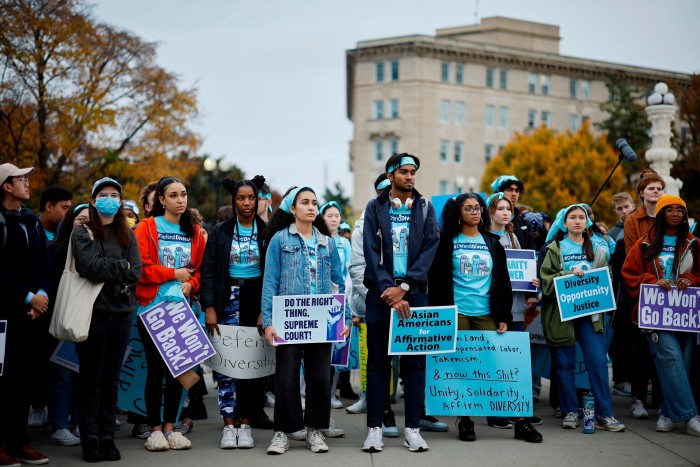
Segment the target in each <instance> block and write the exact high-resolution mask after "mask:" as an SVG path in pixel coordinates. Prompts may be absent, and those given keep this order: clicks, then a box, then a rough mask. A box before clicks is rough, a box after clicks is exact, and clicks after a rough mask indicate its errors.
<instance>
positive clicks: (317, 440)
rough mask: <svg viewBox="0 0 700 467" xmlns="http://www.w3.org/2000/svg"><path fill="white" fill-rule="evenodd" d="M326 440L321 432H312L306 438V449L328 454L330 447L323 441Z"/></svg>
mask: <svg viewBox="0 0 700 467" xmlns="http://www.w3.org/2000/svg"><path fill="white" fill-rule="evenodd" d="M307 432H308V428H307ZM324 439H326V438H325V437H324V436H323V433H321V431H319V430H311V431H310V432H309V434H308V435H307V436H306V447H307V448H309V449H311V452H328V445H327V444H326V443H325V441H323V440H324Z"/></svg>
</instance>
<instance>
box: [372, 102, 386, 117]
mask: <svg viewBox="0 0 700 467" xmlns="http://www.w3.org/2000/svg"><path fill="white" fill-rule="evenodd" d="M383 118H384V101H374V119H375V120H381V119H383Z"/></svg>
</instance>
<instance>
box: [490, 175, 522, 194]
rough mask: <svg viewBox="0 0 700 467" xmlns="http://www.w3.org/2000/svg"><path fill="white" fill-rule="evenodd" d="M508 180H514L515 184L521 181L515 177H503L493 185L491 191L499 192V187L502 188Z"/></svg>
mask: <svg viewBox="0 0 700 467" xmlns="http://www.w3.org/2000/svg"><path fill="white" fill-rule="evenodd" d="M508 180H513V181H514V182H519V181H520V180H518V178H517V177H516V176H515V175H501V176H500V177H498V178H497V179H496V180H494V182H493V183H492V184H491V189H492V190H493V191H498V187H499V186H501V185H502V184H503V183H504V182H507V181H508Z"/></svg>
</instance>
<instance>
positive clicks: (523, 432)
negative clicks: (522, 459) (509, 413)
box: [513, 420, 542, 443]
mask: <svg viewBox="0 0 700 467" xmlns="http://www.w3.org/2000/svg"><path fill="white" fill-rule="evenodd" d="M513 431H515V439H521V440H523V441H527V442H528V443H541V442H542V435H541V434H539V433H538V431H537V430H535V427H534V426H532V424H531V423H530V422H528V421H527V420H519V421H517V422H515V429H514V430H513Z"/></svg>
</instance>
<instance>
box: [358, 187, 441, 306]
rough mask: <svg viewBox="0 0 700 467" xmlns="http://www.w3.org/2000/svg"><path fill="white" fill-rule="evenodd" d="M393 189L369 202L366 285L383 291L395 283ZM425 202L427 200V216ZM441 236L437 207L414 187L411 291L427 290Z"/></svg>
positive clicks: (364, 237) (408, 278)
mask: <svg viewBox="0 0 700 467" xmlns="http://www.w3.org/2000/svg"><path fill="white" fill-rule="evenodd" d="M389 191H390V190H389V189H388V188H387V189H385V190H384V192H383V193H382V194H381V195H379V196H378V197H377V198H375V199H373V200H371V201H370V202H369V203H367V208H366V209H365V223H364V227H363V229H364V232H363V235H362V241H363V245H362V247H363V251H364V253H365V264H366V265H367V266H366V267H365V279H364V285H365V286H366V287H367V289H368V290H370V291H372V292H374V293H376V294H379V295H381V294H382V293H383V292H384V291H385V290H386V289H388V288H389V287H395V286H396V284H395V283H394V255H393V250H392V247H391V220H390V218H389V207H390V205H391V203H390V202H389ZM423 203H427V209H425V213H426V214H425V219H424V218H423V216H424V215H423V212H424V209H423ZM439 241H440V237H439V235H438V226H437V219H436V218H435V209H434V208H433V205H432V204H431V203H428V201H427V200H425V199H423V197H422V196H421V194H420V193H418V191H416V190H415V189H414V190H413V206H412V207H411V225H410V227H409V236H408V268H407V271H406V278H405V281H406V282H407V283H408V285H409V286H410V287H411V292H410V293H417V292H420V293H427V291H428V269H430V265H431V264H432V262H433V257H434V256H435V252H436V251H437V247H438V243H439Z"/></svg>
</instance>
